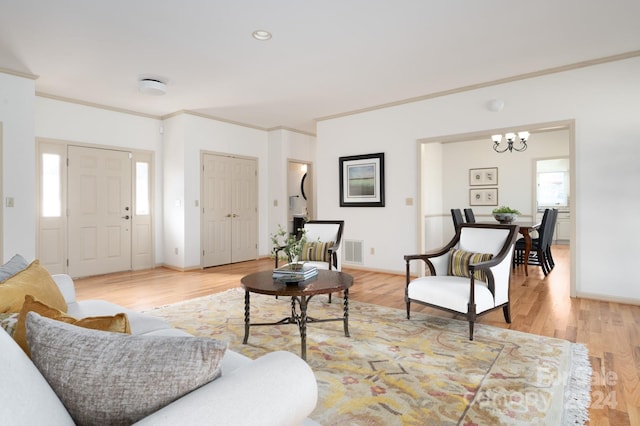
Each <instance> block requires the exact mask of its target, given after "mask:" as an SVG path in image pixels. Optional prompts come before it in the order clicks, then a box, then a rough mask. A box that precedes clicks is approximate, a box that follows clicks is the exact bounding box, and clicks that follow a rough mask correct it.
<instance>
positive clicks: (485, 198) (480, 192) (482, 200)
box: [469, 188, 498, 206]
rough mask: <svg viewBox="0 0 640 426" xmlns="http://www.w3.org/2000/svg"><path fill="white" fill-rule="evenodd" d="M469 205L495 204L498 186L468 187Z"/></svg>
mask: <svg viewBox="0 0 640 426" xmlns="http://www.w3.org/2000/svg"><path fill="white" fill-rule="evenodd" d="M469 205H470V206H497V205H498V188H482V189H477V188H476V189H473V188H472V189H469Z"/></svg>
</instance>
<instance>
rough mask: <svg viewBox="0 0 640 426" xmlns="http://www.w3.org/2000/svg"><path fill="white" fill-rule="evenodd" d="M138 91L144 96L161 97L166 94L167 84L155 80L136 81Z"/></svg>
mask: <svg viewBox="0 0 640 426" xmlns="http://www.w3.org/2000/svg"><path fill="white" fill-rule="evenodd" d="M138 90H140V93H144V94H145V95H154V96H161V95H164V94H165V93H167V84H166V83H165V82H163V81H160V80H158V79H155V78H143V79H141V80H140V81H138Z"/></svg>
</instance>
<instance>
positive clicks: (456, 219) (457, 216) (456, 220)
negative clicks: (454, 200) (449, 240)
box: [451, 209, 464, 230]
mask: <svg viewBox="0 0 640 426" xmlns="http://www.w3.org/2000/svg"><path fill="white" fill-rule="evenodd" d="M451 218H452V219H453V227H454V228H455V229H456V230H457V229H458V227H459V226H460V225H462V224H463V223H464V219H463V218H462V211H460V209H451Z"/></svg>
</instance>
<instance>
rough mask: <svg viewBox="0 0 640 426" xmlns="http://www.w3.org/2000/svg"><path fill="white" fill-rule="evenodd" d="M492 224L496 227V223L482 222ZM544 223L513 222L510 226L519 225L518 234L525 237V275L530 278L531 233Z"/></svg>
mask: <svg viewBox="0 0 640 426" xmlns="http://www.w3.org/2000/svg"><path fill="white" fill-rule="evenodd" d="M480 223H491V224H494V225H495V222H480ZM541 224H542V222H518V221H515V222H511V223H510V224H509V225H518V232H519V233H520V234H521V235H522V236H523V237H524V258H525V259H526V261H525V262H524V274H525V275H526V276H527V277H528V276H529V254H530V253H531V232H533V231H537V230H538V228H540V225H541Z"/></svg>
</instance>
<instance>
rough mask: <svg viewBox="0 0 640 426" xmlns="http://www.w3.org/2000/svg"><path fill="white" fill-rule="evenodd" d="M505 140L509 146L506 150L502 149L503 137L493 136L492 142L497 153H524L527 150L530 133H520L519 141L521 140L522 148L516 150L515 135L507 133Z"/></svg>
mask: <svg viewBox="0 0 640 426" xmlns="http://www.w3.org/2000/svg"><path fill="white" fill-rule="evenodd" d="M504 138H505V139H506V140H507V146H505V147H504V149H500V142H501V141H502V135H493V136H491V140H492V141H493V149H494V151H495V152H499V153H503V152H507V151H509V152H513V151H518V152H522V151H524V150H526V149H527V139H529V132H527V131H524V132H518V139H520V148H516V147H514V146H513V141H514V139H515V138H516V134H515V133H507V134H506V135H504Z"/></svg>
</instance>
